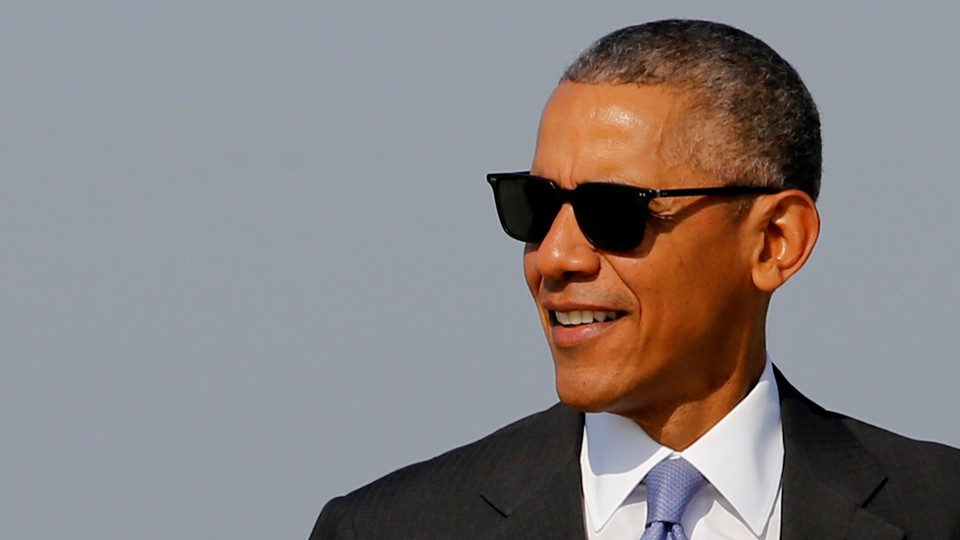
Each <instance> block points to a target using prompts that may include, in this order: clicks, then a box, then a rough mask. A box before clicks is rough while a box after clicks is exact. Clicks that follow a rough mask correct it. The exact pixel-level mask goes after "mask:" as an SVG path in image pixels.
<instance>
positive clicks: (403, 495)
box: [317, 404, 583, 538]
mask: <svg viewBox="0 0 960 540" xmlns="http://www.w3.org/2000/svg"><path fill="white" fill-rule="evenodd" d="M582 422H583V421H582V416H581V415H580V414H579V413H577V412H575V411H573V410H571V409H569V408H568V407H566V406H564V405H562V404H557V405H555V406H553V407H551V408H549V409H547V410H544V411H541V412H538V413H535V414H532V415H530V416H527V417H525V418H523V419H520V420H518V421H516V422H513V423H511V424H509V425H507V426H505V427H503V428H500V429H499V430H497V431H495V432H493V433H491V434H489V435H487V436H486V437H484V438H482V439H480V440H477V441H475V442H472V443H470V444H467V445H464V446H461V447H459V448H456V449H453V450H450V451H448V452H445V453H443V454H441V455H438V456H436V457H434V458H431V459H428V460H426V461H421V462H419V463H414V464H412V465H408V466H406V467H403V468H401V469H398V470H396V471H394V472H392V473H390V474H387V475H386V476H384V477H382V478H380V479H378V480H375V481H373V482H371V483H369V484H367V485H365V486H363V487H361V488H358V489H356V490H354V491H353V492H351V493H349V494H347V495H345V496H343V497H338V498H336V499H333V500H332V501H331V502H330V503H328V505H327V507H325V508H324V510H323V512H321V515H320V519H319V520H318V524H317V527H318V528H319V527H321V524H323V527H325V528H326V530H333V528H334V527H335V526H336V527H345V525H344V523H347V522H349V523H351V524H352V523H355V524H357V527H360V528H361V529H362V528H363V527H365V526H367V524H369V523H374V522H378V521H381V522H382V521H385V520H387V521H390V522H392V523H394V524H397V523H415V522H416V523H420V522H422V520H423V519H425V518H426V516H425V515H424V514H423V513H424V512H425V511H428V512H430V515H433V516H438V515H444V509H448V508H449V509H451V511H455V512H456V513H458V514H459V515H460V517H461V519H463V517H464V516H465V515H475V516H481V515H484V514H485V513H487V512H491V511H494V510H493V509H492V508H491V507H490V505H488V504H486V503H484V502H483V500H482V498H481V497H478V492H482V491H483V489H484V487H485V486H491V485H496V484H498V483H502V482H509V481H517V479H518V478H521V479H522V477H523V472H524V470H525V467H527V466H532V464H533V463H541V462H552V463H556V462H558V461H565V460H569V458H570V457H571V456H573V457H575V456H576V455H577V453H578V451H579V444H578V443H579V437H580V434H581V433H582V425H583V423H582ZM573 447H576V451H575V452H571V451H570V449H571V448H573ZM561 454H564V455H561ZM565 454H570V456H567V455H565ZM425 509H428V510H425ZM454 509H455V510H454ZM351 526H352V525H351ZM318 538H326V537H325V536H319V537H318ZM337 538H339V536H337Z"/></svg>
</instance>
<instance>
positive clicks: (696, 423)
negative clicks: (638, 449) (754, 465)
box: [625, 345, 766, 451]
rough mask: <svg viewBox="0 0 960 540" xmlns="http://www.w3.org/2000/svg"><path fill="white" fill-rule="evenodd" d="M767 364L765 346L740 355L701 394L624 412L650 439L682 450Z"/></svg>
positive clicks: (717, 418) (742, 393) (726, 410)
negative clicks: (717, 379) (729, 369)
mask: <svg viewBox="0 0 960 540" xmlns="http://www.w3.org/2000/svg"><path fill="white" fill-rule="evenodd" d="M765 363H766V352H765V347H763V346H762V345H761V347H760V348H759V349H757V350H755V351H752V352H751V354H748V355H745V356H744V357H742V361H739V362H736V363H734V365H733V369H732V371H730V372H728V374H727V375H726V376H725V377H723V378H722V379H721V380H719V381H709V382H708V383H707V384H706V385H705V388H706V389H707V390H706V391H705V393H704V394H702V395H700V396H697V397H696V398H694V399H690V398H685V399H684V398H681V399H679V400H678V401H677V402H674V403H658V404H657V405H656V406H654V407H648V408H644V409H643V410H641V411H635V412H632V413H631V414H628V415H625V416H627V417H628V418H630V419H631V420H633V421H634V422H636V423H637V424H638V425H639V426H640V427H641V428H643V430H644V431H645V432H646V433H647V435H649V436H650V437H651V438H652V439H653V440H655V441H657V442H658V443H660V444H662V445H664V446H666V447H668V448H672V449H674V450H678V451H679V450H683V449H685V448H687V447H688V446H690V445H691V444H693V443H694V442H696V440H697V439H699V438H700V437H701V436H703V434H705V433H706V432H707V431H709V430H710V428H712V427H713V426H715V425H716V424H717V422H719V421H720V420H721V419H723V417H724V416H726V415H727V413H729V412H730V411H731V410H732V409H733V408H734V407H736V405H737V404H738V403H740V401H742V400H743V398H744V397H746V396H747V394H749V393H750V390H752V389H753V387H754V386H756V384H757V381H758V380H759V379H760V375H761V374H762V373H763V368H764V365H765Z"/></svg>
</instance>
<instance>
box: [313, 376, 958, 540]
mask: <svg viewBox="0 0 960 540" xmlns="http://www.w3.org/2000/svg"><path fill="white" fill-rule="evenodd" d="M776 376H777V383H778V387H779V390H780V408H781V418H782V420H783V436H784V469H783V479H782V481H783V494H782V497H783V499H782V523H781V537H782V538H783V539H784V540H801V539H804V540H806V539H816V540H831V539H843V538H846V539H849V540H858V539H859V540H893V539H904V538H911V539H919V538H922V539H924V540H932V539H960V451H958V450H956V449H953V448H949V447H946V446H943V445H939V444H934V443H928V442H919V441H914V440H910V439H907V438H904V437H901V436H899V435H895V434H893V433H890V432H888V431H884V430H882V429H879V428H876V427H873V426H870V425H867V424H864V423H862V422H859V421H857V420H853V419H851V418H847V417H844V416H841V415H838V414H835V413H831V412H828V411H825V410H824V409H822V408H820V407H819V406H817V405H816V404H814V403H813V402H811V401H810V400H808V399H807V398H805V397H804V396H803V395H801V394H800V393H799V392H797V390H796V389H794V388H793V387H792V386H791V385H790V384H789V383H787V381H786V380H785V379H784V378H783V376H782V375H781V374H780V372H779V371H777V372H776ZM582 434H583V415H581V414H579V413H577V412H575V411H573V410H571V409H569V408H567V407H565V406H564V405H555V406H554V407H552V408H550V409H548V410H546V411H543V412H540V413H538V414H534V415H532V416H529V417H527V418H524V419H523V420H520V421H518V422H516V423H514V424H511V425H509V426H507V427H505V428H503V429H501V430H499V431H497V432H496V433H493V434H492V435H489V436H488V437H486V438H484V439H481V440H480V441H477V442H475V443H473V444H470V445H467V446H464V447H462V448H458V449H456V450H453V451H450V452H448V453H446V454H443V455H441V456H438V457H436V458H434V459H431V460H429V461H425V462H422V463H417V464H414V465H411V466H409V467H405V468H403V469H400V470H398V471H396V472H394V473H392V474H390V475H388V476H386V477H384V478H381V479H380V480H377V481H375V482H373V483H372V484H369V485H367V486H365V487H363V488H360V489H358V490H357V491H354V492H353V493H351V494H349V495H347V496H345V497H338V498H336V499H333V500H332V501H330V502H329V503H328V504H327V506H326V507H324V509H323V511H322V512H321V513H320V518H319V519H318V520H317V524H316V527H315V528H314V530H313V534H312V535H311V537H310V539H311V540H334V539H337V540H341V539H351V538H360V539H424V540H426V539H474V538H476V539H494V538H499V539H508V538H509V539H531V540H532V539H542V540H548V539H549V540H562V539H579V540H582V539H585V538H586V534H585V532H584V525H583V523H584V520H583V502H582V496H581V489H580V464H579V452H580V442H581V437H582Z"/></svg>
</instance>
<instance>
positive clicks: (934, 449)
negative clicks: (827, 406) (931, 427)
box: [843, 417, 960, 485]
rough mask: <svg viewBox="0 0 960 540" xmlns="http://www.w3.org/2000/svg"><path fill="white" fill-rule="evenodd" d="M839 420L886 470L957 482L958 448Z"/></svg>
mask: <svg viewBox="0 0 960 540" xmlns="http://www.w3.org/2000/svg"><path fill="white" fill-rule="evenodd" d="M843 421H844V423H845V424H846V425H847V428H849V429H850V431H851V432H852V433H853V434H854V436H855V437H856V438H857V440H859V441H860V443H861V444H862V445H863V447H864V448H865V449H866V450H867V451H868V452H869V453H870V454H871V455H872V456H873V457H874V458H875V459H876V460H877V461H879V462H881V463H882V464H883V465H884V466H885V468H886V469H887V470H894V471H896V470H903V471H905V472H908V473H909V474H913V475H921V476H922V475H923V474H924V473H929V474H932V475H936V476H945V477H948V478H951V479H952V480H953V481H954V482H955V484H954V485H956V483H960V449H957V448H954V447H952V446H947V445H945V444H941V443H937V442H932V441H921V440H916V439H911V438H909V437H906V436H903V435H900V434H898V433H894V432H892V431H889V430H886V429H883V428H881V427H877V426H874V425H871V424H868V423H866V422H862V421H860V420H856V419H853V418H849V417H845V418H844V420H843Z"/></svg>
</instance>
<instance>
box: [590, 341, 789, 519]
mask: <svg viewBox="0 0 960 540" xmlns="http://www.w3.org/2000/svg"><path fill="white" fill-rule="evenodd" d="M673 454H677V455H679V456H681V457H683V458H684V459H686V460H687V461H688V462H690V463H691V464H692V465H693V466H694V467H696V468H697V470H699V471H700V472H701V473H702V474H703V476H704V477H706V479H707V480H709V481H710V484H711V485H713V487H714V488H715V489H716V490H717V491H718V492H719V493H720V494H721V495H722V496H723V497H724V498H725V499H726V500H727V501H728V502H729V503H730V504H731V506H733V508H734V509H735V510H736V511H737V513H738V514H740V517H741V518H742V519H743V521H744V523H746V524H747V526H749V527H750V529H751V530H752V531H753V532H754V533H755V534H756V535H758V536H759V535H760V533H761V532H762V531H763V529H764V527H765V526H766V523H767V520H768V519H769V517H770V513H771V512H772V511H773V505H774V503H775V502H776V498H777V490H778V489H779V487H780V476H781V473H782V472H783V435H782V430H781V424H780V397H779V393H778V391H777V383H776V380H775V379H774V376H773V366H772V364H771V363H770V359H769V358H767V361H766V365H765V366H764V370H763V373H762V374H761V375H760V379H759V381H758V382H757V384H756V386H754V387H753V389H752V390H750V392H749V393H748V394H747V396H746V397H745V398H743V400H742V401H740V403H738V404H737V405H736V406H735V407H734V408H733V409H732V410H731V411H730V412H729V413H727V415H726V416H724V417H723V418H722V419H721V420H720V421H719V422H718V423H717V424H716V425H714V426H713V427H712V428H710V430H709V431H708V432H707V433H705V434H704V435H703V436H702V437H700V438H699V439H698V440H697V441H695V442H694V443H693V444H692V445H690V446H689V447H688V448H686V449H685V450H683V451H682V452H674V451H673V450H671V449H670V448H667V447H665V446H662V445H661V444H659V443H658V442H656V441H654V440H653V439H651V438H650V436H649V435H647V434H646V432H645V431H643V429H641V428H640V426H638V425H637V424H636V423H634V422H633V421H632V420H629V419H627V418H624V417H622V416H618V415H616V414H610V413H587V414H586V415H585V421H584V433H583V443H582V447H581V451H580V469H581V473H582V481H583V492H584V500H585V501H586V506H587V511H588V512H590V516H591V521H592V523H593V524H594V527H595V528H596V531H597V532H599V531H600V530H601V529H603V527H604V526H605V525H606V524H607V522H608V521H610V518H611V517H612V516H613V514H614V512H616V510H617V508H619V507H620V505H621V504H622V503H623V502H624V501H625V500H626V498H627V497H628V496H629V495H630V493H632V492H633V490H634V488H636V486H637V484H639V483H640V481H641V480H643V478H644V477H645V476H646V475H647V473H648V472H650V469H652V468H653V466H654V465H656V464H657V463H659V462H661V461H662V460H664V459H666V458H667V457H670V456H671V455H673Z"/></svg>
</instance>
